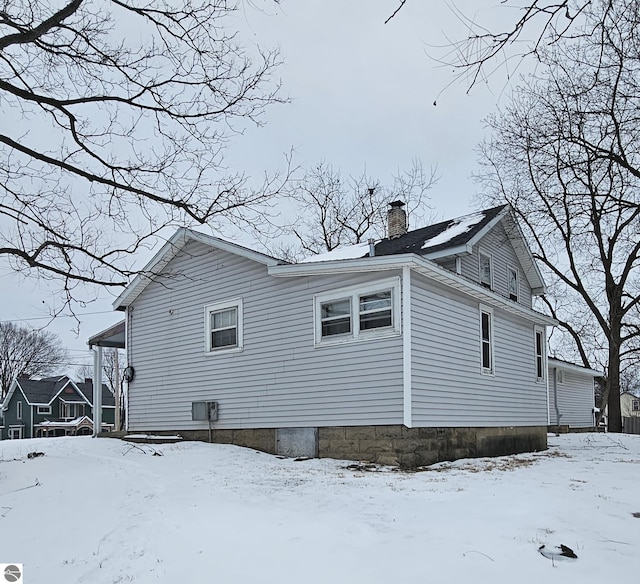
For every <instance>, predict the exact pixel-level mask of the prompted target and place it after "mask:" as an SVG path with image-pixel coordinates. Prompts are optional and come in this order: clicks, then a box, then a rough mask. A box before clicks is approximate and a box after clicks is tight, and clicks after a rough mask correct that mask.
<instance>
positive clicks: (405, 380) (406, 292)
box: [402, 266, 413, 428]
mask: <svg viewBox="0 0 640 584" xmlns="http://www.w3.org/2000/svg"><path fill="white" fill-rule="evenodd" d="M402 392H403V400H402V401H403V406H404V411H403V423H404V425H405V426H406V427H407V428H411V427H413V420H412V407H413V404H412V395H411V268H410V267H409V266H404V267H403V268H402Z"/></svg>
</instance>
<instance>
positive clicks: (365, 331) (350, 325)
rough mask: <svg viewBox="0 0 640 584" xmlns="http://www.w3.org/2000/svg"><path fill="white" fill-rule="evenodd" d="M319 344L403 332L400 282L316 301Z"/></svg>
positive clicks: (354, 289)
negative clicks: (401, 327)
mask: <svg viewBox="0 0 640 584" xmlns="http://www.w3.org/2000/svg"><path fill="white" fill-rule="evenodd" d="M315 322H316V327H315V328H316V335H315V337H316V344H317V345H322V344H327V343H334V342H340V341H351V340H359V339H366V338H371V337H377V336H387V335H393V334H397V333H399V332H400V283H399V280H398V279H397V278H392V279H388V280H382V281H379V282H376V283H374V284H370V285H365V286H354V287H351V288H344V289H342V290H336V291H335V292H329V293H326V294H319V295H317V296H316V297H315Z"/></svg>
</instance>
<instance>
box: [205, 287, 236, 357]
mask: <svg viewBox="0 0 640 584" xmlns="http://www.w3.org/2000/svg"><path fill="white" fill-rule="evenodd" d="M204 320H205V351H206V352H207V353H214V352H218V351H222V350H225V349H236V350H239V349H242V300H241V299H237V300H230V301H227V302H218V303H216V304H209V305H207V306H205V309H204Z"/></svg>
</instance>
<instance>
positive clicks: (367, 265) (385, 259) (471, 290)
mask: <svg viewBox="0 0 640 584" xmlns="http://www.w3.org/2000/svg"><path fill="white" fill-rule="evenodd" d="M403 267H409V268H411V269H413V270H416V271H418V272H419V273H422V274H423V275H425V276H426V277H428V278H430V279H433V280H435V281H437V282H439V283H441V284H443V285H445V286H447V287H450V288H453V289H455V290H458V291H459V292H462V293H464V294H466V295H468V296H471V297H473V298H476V299H478V300H480V301H481V302H484V303H487V304H489V305H492V306H496V307H499V308H502V309H504V310H505V311H507V312H510V313H512V314H515V315H518V316H520V317H522V318H525V319H527V320H530V321H533V322H536V323H539V324H544V325H549V326H554V325H557V324H558V321H557V320H555V319H554V318H551V317H550V316H547V315H546V314H542V313H541V312H537V311H535V310H533V309H531V308H528V307H526V306H524V305H522V304H518V303H517V302H514V301H513V300H510V299H508V298H504V297H503V296H500V295H499V294H496V293H495V292H493V291H491V290H488V289H487V288H485V287H483V286H481V285H480V284H476V283H475V282H472V281H471V280H468V279H467V278H464V277H463V276H460V275H458V274H456V273H455V272H452V271H450V270H447V269H446V268H443V267H441V266H439V265H438V264H436V263H435V262H433V261H432V260H430V259H428V258H424V257H423V256H419V255H417V254H398V255H391V256H375V257H365V258H360V259H357V260H336V261H328V262H308V263H304V264H292V265H287V266H276V267H273V268H269V274H270V275H271V276H275V277H280V278H287V277H289V278H292V277H302V276H321V275H329V274H344V273H357V272H374V271H383V270H392V269H400V268H403Z"/></svg>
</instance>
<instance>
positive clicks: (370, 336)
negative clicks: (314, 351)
mask: <svg viewBox="0 0 640 584" xmlns="http://www.w3.org/2000/svg"><path fill="white" fill-rule="evenodd" d="M399 336H401V331H398V330H387V331H384V332H382V331H381V332H378V333H367V334H361V335H359V336H357V337H353V336H342V337H339V338H338V337H336V338H334V339H323V340H321V341H316V342H315V344H314V347H315V348H322V347H335V346H336V345H350V344H353V343H364V342H367V341H377V340H378V339H389V338H393V337H399Z"/></svg>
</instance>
